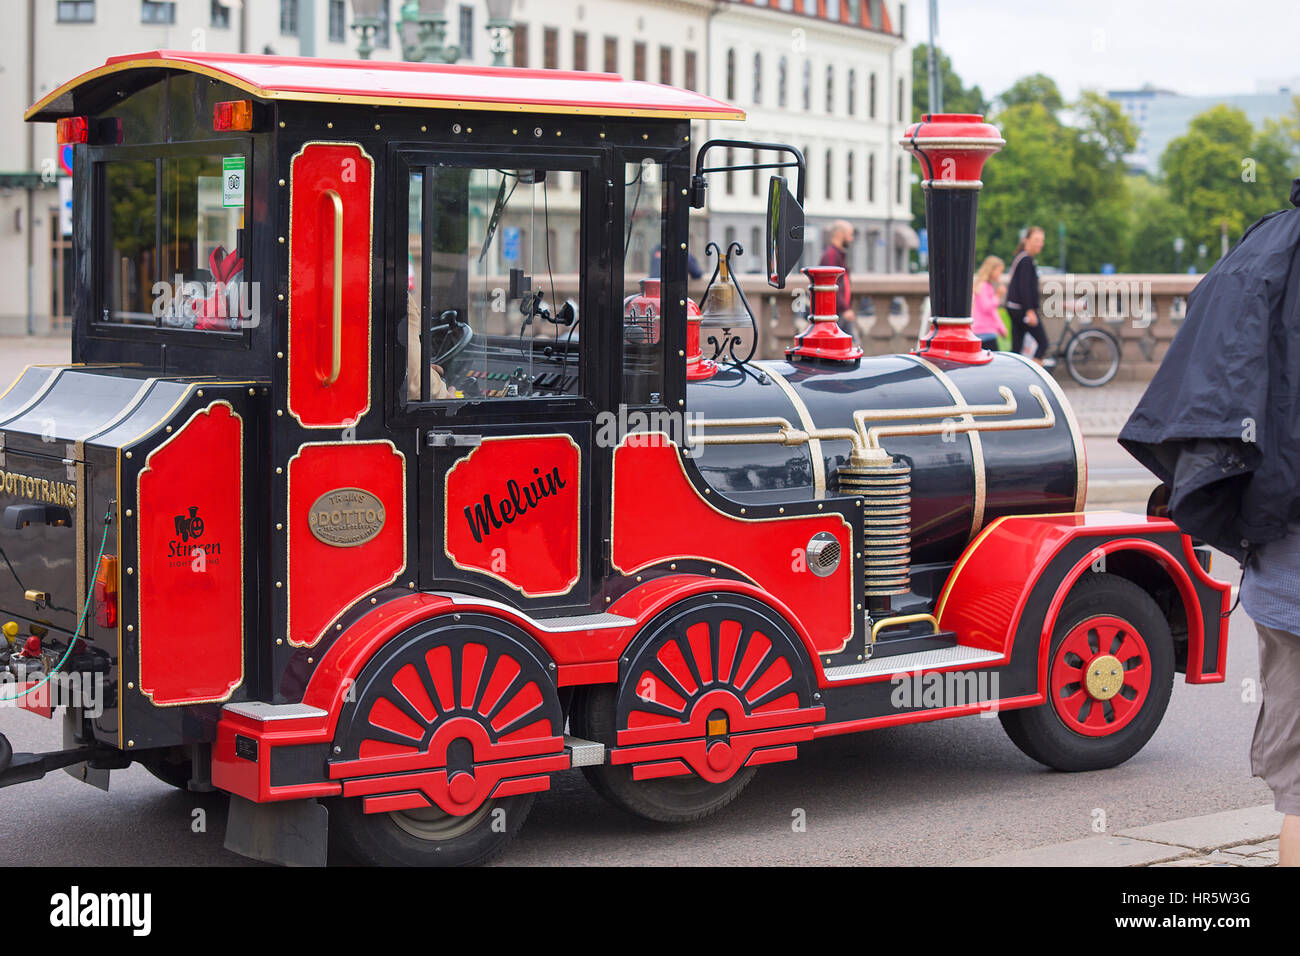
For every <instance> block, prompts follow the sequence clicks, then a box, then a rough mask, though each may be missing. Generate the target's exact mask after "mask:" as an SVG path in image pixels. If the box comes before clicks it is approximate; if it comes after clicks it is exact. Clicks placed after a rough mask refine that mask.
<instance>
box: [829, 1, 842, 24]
mask: <svg viewBox="0 0 1300 956" xmlns="http://www.w3.org/2000/svg"><path fill="white" fill-rule="evenodd" d="M826 19H828V20H838V19H840V0H826Z"/></svg>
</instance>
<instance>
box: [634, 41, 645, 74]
mask: <svg viewBox="0 0 1300 956" xmlns="http://www.w3.org/2000/svg"><path fill="white" fill-rule="evenodd" d="M645 57H646V52H645V44H644V43H642V42H640V41H637V42H636V43H634V44H633V45H632V79H634V80H644V79H645V77H646V73H645V70H646V62H645Z"/></svg>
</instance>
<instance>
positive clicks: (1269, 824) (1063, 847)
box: [951, 803, 1282, 867]
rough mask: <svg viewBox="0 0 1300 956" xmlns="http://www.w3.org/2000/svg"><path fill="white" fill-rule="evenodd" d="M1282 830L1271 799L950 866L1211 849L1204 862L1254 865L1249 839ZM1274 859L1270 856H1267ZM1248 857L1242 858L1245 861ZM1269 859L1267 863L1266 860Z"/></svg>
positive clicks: (1189, 854)
mask: <svg viewBox="0 0 1300 956" xmlns="http://www.w3.org/2000/svg"><path fill="white" fill-rule="evenodd" d="M1281 829H1282V814H1280V813H1278V812H1277V811H1276V810H1274V809H1273V805H1272V804H1271V803H1269V804H1264V805H1263V806H1258V807H1246V808H1244V809H1241V810H1225V811H1223V812H1221V813H1210V814H1206V815H1204V816H1197V817H1186V818H1184V819H1181V820H1168V821H1166V822H1164V823H1153V824H1150V825H1148V826H1141V827H1132V828H1130V829H1127V830H1122V831H1120V832H1119V833H1118V834H1116V835H1115V836H1100V835H1099V836H1091V837H1084V838H1083V839H1081V840H1070V841H1068V842H1065V843H1055V844H1051V845H1048V846H1040V847H1032V848H1030V849H1026V850H1013V851H1011V852H1009V853H999V854H997V855H995V856H989V857H984V858H982V859H978V860H969V861H963V862H959V863H953V864H951V865H952V866H990V867H1005V866H1151V865H1153V864H1167V863H1171V862H1173V861H1175V860H1184V859H1187V860H1188V861H1189V862H1191V861H1193V860H1196V859H1197V858H1200V857H1204V856H1207V855H1210V854H1213V858H1212V859H1210V860H1208V861H1206V862H1209V863H1226V864H1228V865H1237V866H1243V865H1247V866H1258V865H1261V862H1262V861H1260V860H1259V859H1256V858H1253V854H1255V853H1264V852H1268V850H1267V849H1259V850H1256V849H1254V848H1253V845H1255V844H1261V843H1265V842H1267V841H1270V840H1275V839H1276V838H1277V836H1278V834H1279V833H1280V832H1281ZM1247 845H1251V846H1252V849H1251V852H1250V853H1236V854H1234V853H1228V854H1220V853H1218V851H1223V850H1228V849H1229V848H1230V847H1245V846H1247ZM1273 859H1275V857H1274V858H1273ZM1251 860H1253V862H1246V861H1251ZM1269 862H1272V860H1270V861H1269Z"/></svg>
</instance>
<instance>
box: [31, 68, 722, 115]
mask: <svg viewBox="0 0 1300 956" xmlns="http://www.w3.org/2000/svg"><path fill="white" fill-rule="evenodd" d="M159 70H176V71H181V72H188V73H200V74H202V75H204V76H210V77H212V78H213V79H216V80H220V81H221V82H223V83H228V84H230V85H231V86H234V87H237V88H239V89H241V90H244V91H246V92H248V93H249V94H251V95H252V96H254V97H257V98H258V99H264V100H283V101H288V102H318V103H356V104H363V105H373V106H404V107H424V108H429V109H474V110H499V111H507V112H515V113H564V114H570V115H573V114H583V115H594V116H643V117H652V118H669V119H724V120H741V119H744V118H745V114H744V111H743V110H741V109H739V108H738V107H735V106H732V105H730V104H729V103H724V102H722V101H721V100H715V99H713V98H712V97H709V96H704V95H702V94H700V93H693V92H691V91H689V90H680V89H677V88H675V87H671V86H661V85H659V84H657V83H643V82H639V81H632V80H624V79H623V78H622V77H620V76H618V75H617V74H614V73H587V72H581V71H565V70H525V69H515V68H513V67H487V66H469V65H464V66H461V65H451V66H448V65H444V64H432V63H402V62H398V63H393V62H379V61H375V60H327V59H318V58H316V57H294V56H258V55H253V54H241V53H195V52H192V51H189V50H155V51H152V52H148V53H133V54H129V55H126V56H115V57H111V58H110V59H109V60H108V61H107V62H106V63H105V64H104V65H103V66H101V67H98V68H97V69H94V70H90V71H89V72H87V73H83V74H82V75H81V76H79V77H77V78H76V79H74V80H70V81H69V82H67V83H64V84H63V85H62V86H60V87H59V88H58V89H56V90H54V91H53V92H51V93H49V94H48V95H46V96H44V97H42V98H41V100H40V101H39V102H37V103H36V104H34V105H33V106H32V107H31V108H30V109H29V110H28V111H27V113H26V115H25V117H24V118H25V119H28V120H44V121H51V120H54V119H57V118H59V117H60V116H69V115H72V114H73V113H75V112H76V109H75V107H74V105H73V96H74V94H77V95H81V94H83V93H91V94H94V93H95V92H97V91H98V90H100V89H104V90H107V89H110V88H111V89H112V90H114V91H117V90H121V89H122V88H123V86H124V76H123V74H126V75H127V76H130V75H132V71H134V75H136V76H137V77H138V78H139V79H138V82H139V83H140V85H144V84H146V83H152V82H155V81H156V79H157V77H158V71H159ZM125 85H128V86H129V85H130V84H129V82H128V83H127V84H125Z"/></svg>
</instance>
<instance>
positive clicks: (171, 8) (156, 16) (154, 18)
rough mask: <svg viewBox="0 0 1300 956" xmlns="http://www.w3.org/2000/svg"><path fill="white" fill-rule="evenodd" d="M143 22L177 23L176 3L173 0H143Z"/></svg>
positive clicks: (141, 14) (141, 20)
mask: <svg viewBox="0 0 1300 956" xmlns="http://www.w3.org/2000/svg"><path fill="white" fill-rule="evenodd" d="M140 22H141V23H175V22H176V4H175V3H174V2H173V0H165V2H164V0H142V2H141V4H140Z"/></svg>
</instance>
